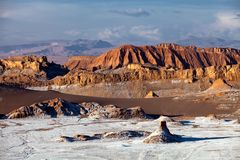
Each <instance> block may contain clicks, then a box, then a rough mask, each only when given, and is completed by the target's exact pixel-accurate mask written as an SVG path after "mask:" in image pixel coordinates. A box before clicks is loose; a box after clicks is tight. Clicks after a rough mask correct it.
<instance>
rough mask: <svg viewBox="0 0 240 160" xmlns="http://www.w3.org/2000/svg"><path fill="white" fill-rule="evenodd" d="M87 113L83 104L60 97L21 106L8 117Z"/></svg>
mask: <svg viewBox="0 0 240 160" xmlns="http://www.w3.org/2000/svg"><path fill="white" fill-rule="evenodd" d="M85 113H86V111H85V109H84V108H83V107H82V106H80V105H78V104H73V103H69V102H67V101H64V100H62V99H60V98H55V99H52V100H49V101H44V102H41V103H36V104H32V105H30V106H23V107H20V108H19V109H16V110H14V111H12V112H10V113H9V114H7V117H8V118H9V119H14V118H25V117H29V116H37V117H41V116H47V115H48V116H51V117H58V116H63V115H65V116H77V115H80V114H85Z"/></svg>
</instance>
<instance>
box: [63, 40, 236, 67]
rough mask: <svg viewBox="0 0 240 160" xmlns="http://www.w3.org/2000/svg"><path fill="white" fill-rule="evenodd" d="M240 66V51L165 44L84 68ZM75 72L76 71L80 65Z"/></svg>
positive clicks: (123, 51)
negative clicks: (139, 65)
mask: <svg viewBox="0 0 240 160" xmlns="http://www.w3.org/2000/svg"><path fill="white" fill-rule="evenodd" d="M80 59H81V60H80V61H79V62H81V63H84V62H83V61H84V59H83V58H81V57H80ZM81 63H79V66H80V67H79V68H83V67H82V65H81ZM238 63H240V50H237V49H232V48H198V47H195V46H180V45H177V44H171V43H170V44H168V43H164V44H159V45H156V46H133V45H123V46H120V47H119V48H115V49H112V50H110V51H108V52H106V53H104V54H102V55H100V56H98V57H96V58H94V59H91V62H90V61H88V65H84V66H85V69H89V70H97V69H116V68H121V67H123V66H127V65H128V64H142V65H144V64H151V65H153V66H157V67H167V68H176V69H191V68H194V69H196V68H204V67H209V66H226V65H233V64H238ZM85 64H86V63H85ZM67 66H68V64H67ZM70 67H71V65H70ZM75 68H77V65H76V67H75Z"/></svg>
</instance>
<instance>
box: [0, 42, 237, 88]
mask: <svg viewBox="0 0 240 160" xmlns="http://www.w3.org/2000/svg"><path fill="white" fill-rule="evenodd" d="M68 70H69V72H68ZM239 71H240V51H239V50H237V49H231V48H197V47H194V46H187V47H184V46H179V45H176V44H160V45H157V46H140V47H136V46H132V45H124V46H121V47H119V48H115V49H112V50H110V51H108V52H106V53H104V54H102V55H100V56H97V57H94V56H80V57H78V56H76V57H72V58H70V59H69V61H68V62H67V63H66V64H65V66H61V65H57V64H55V63H49V62H48V61H47V58H46V57H36V56H18V57H12V58H9V59H1V60H0V83H1V84H8V85H21V86H24V87H34V86H47V87H49V88H50V89H51V86H63V85H72V84H77V85H79V86H87V85H92V84H97V83H118V82H126V81H135V80H140V81H155V80H168V79H169V80H170V79H177V80H183V81H184V82H186V83H192V82H194V81H197V80H203V81H214V80H216V79H218V78H222V79H225V80H226V81H239V80H240V72H239Z"/></svg>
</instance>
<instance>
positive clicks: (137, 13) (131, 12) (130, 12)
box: [110, 8, 150, 17]
mask: <svg viewBox="0 0 240 160" xmlns="http://www.w3.org/2000/svg"><path fill="white" fill-rule="evenodd" d="M110 12H112V13H116V14H120V15H125V16H131V17H143V16H150V12H148V11H146V10H144V9H142V8H137V9H125V10H111V11H110Z"/></svg>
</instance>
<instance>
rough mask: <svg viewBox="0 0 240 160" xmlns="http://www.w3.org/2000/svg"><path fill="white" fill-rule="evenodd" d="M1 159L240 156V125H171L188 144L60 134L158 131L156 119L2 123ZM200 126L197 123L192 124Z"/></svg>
mask: <svg viewBox="0 0 240 160" xmlns="http://www.w3.org/2000/svg"><path fill="white" fill-rule="evenodd" d="M0 124H1V127H2V129H1V130H0V144H1V147H0V153H1V154H0V159H89V160H100V159H141V160H142V159H146V160H151V159H204V160H205V159H211V160H214V159H234V160H236V159H240V156H239V152H240V134H239V133H240V125H239V124H234V123H233V121H229V122H225V121H223V120H220V121H219V120H209V119H207V118H197V119H195V120H189V121H185V125H183V126H176V125H171V124H169V125H168V126H169V129H170V131H171V132H172V133H175V134H179V135H185V136H184V142H181V143H171V144H144V143H142V140H143V138H136V139H132V140H113V139H108V140H106V139H105V140H93V141H88V142H57V141H56V139H57V138H59V137H60V136H61V135H66V136H73V135H75V134H79V133H81V134H89V135H92V134H95V133H103V132H105V131H120V130H127V129H131V130H145V131H153V130H155V129H156V128H157V127H158V125H159V123H158V122H157V121H152V120H151V121H139V120H130V121H124V120H98V121H93V120H88V119H81V120H79V119H78V118H77V117H68V118H67V117H64V118H56V119H32V118H31V119H18V120H2V121H0ZM193 125H195V127H193Z"/></svg>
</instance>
